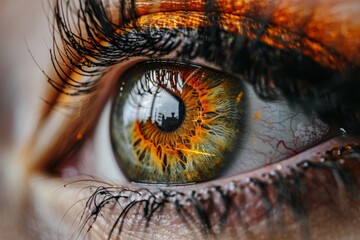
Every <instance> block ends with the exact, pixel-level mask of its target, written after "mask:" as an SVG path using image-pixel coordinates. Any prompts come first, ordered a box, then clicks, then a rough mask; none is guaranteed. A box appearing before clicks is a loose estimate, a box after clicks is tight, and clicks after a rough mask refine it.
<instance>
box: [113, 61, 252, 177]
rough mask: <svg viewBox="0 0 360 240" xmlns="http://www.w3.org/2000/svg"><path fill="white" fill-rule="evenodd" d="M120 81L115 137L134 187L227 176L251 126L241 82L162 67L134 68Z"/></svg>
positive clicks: (115, 106)
mask: <svg viewBox="0 0 360 240" xmlns="http://www.w3.org/2000/svg"><path fill="white" fill-rule="evenodd" d="M121 80H122V81H120V91H119V93H118V95H117V97H116V99H115V101H114V103H113V107H112V112H111V125H110V132H111V141H112V146H113V150H114V153H115V156H116V158H117V162H118V164H119V165H120V167H121V168H122V170H123V172H124V173H125V175H126V176H127V177H128V178H129V179H130V180H131V181H135V182H146V183H188V182H199V181H205V180H209V179H212V178H214V177H216V176H218V175H219V174H220V173H221V172H222V171H223V170H224V169H226V168H227V166H228V165H229V162H230V161H232V159H233V158H234V153H235V152H237V151H236V149H237V148H238V147H239V146H240V145H241V142H242V138H243V135H242V131H243V129H244V124H245V122H246V117H245V114H246V92H244V88H243V87H242V84H241V82H239V80H238V79H236V78H234V77H232V76H230V75H227V74H224V73H221V72H217V71H213V70H210V69H206V68H201V67H196V66H185V65H182V64H177V63H173V62H172V63H167V62H157V63H142V64H140V65H137V66H134V67H133V68H132V69H131V70H130V71H129V72H128V73H127V74H125V75H124V76H122V79H121Z"/></svg>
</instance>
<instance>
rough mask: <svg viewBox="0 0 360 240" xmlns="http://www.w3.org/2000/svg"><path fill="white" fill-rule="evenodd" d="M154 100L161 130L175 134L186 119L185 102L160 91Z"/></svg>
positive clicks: (156, 120) (156, 116) (157, 121)
mask: <svg viewBox="0 0 360 240" xmlns="http://www.w3.org/2000/svg"><path fill="white" fill-rule="evenodd" d="M156 97H157V99H155V100H154V109H153V110H154V111H155V114H154V115H155V116H154V115H153V116H154V117H155V119H152V120H153V122H155V123H156V124H157V126H158V127H159V129H160V130H162V131H164V132H173V131H175V130H176V129H178V128H179V126H180V125H181V123H182V122H183V121H184V118H185V105H184V102H183V101H182V100H181V99H180V98H179V97H178V96H176V95H172V94H170V93H168V92H166V91H160V93H159V94H157V96H156Z"/></svg>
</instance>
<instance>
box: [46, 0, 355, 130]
mask: <svg viewBox="0 0 360 240" xmlns="http://www.w3.org/2000/svg"><path fill="white" fill-rule="evenodd" d="M63 2H64V1H62V0H57V1H56V4H55V10H54V15H55V22H54V25H53V28H54V35H55V34H59V35H60V42H56V38H55V36H54V46H53V50H52V51H51V60H52V62H53V66H54V69H55V71H56V72H57V75H58V79H51V78H50V79H49V80H48V81H49V83H50V84H51V85H52V86H53V87H54V88H55V89H56V90H58V91H59V92H61V93H63V94H66V95H70V96H77V95H84V94H89V93H92V92H94V91H95V90H96V89H97V88H98V84H99V80H100V79H101V77H102V75H103V74H104V73H105V72H106V71H107V67H110V66H113V65H115V64H117V63H120V62H122V61H125V60H127V59H128V58H130V57H134V56H142V57H149V58H157V57H161V56H164V55H166V54H169V53H170V52H172V51H174V50H175V49H177V58H179V59H182V60H184V61H185V62H187V61H190V62H191V61H192V60H193V59H194V58H196V57H202V58H204V59H206V60H207V61H209V62H212V63H215V65H218V66H219V67H220V68H222V69H223V70H224V71H226V72H229V73H230V74H236V75H237V76H239V77H240V78H241V79H242V80H244V81H248V82H250V83H251V85H252V86H253V88H254V90H255V92H256V93H257V94H258V95H259V96H260V97H262V98H264V99H266V100H274V99H277V98H278V97H279V95H282V96H285V98H287V100H289V102H290V103H292V104H297V105H300V106H301V107H303V108H304V110H305V111H308V112H312V111H314V112H316V113H317V114H318V115H319V116H320V118H321V119H322V120H323V121H325V122H327V123H330V124H339V125H343V126H342V127H345V128H349V129H352V130H353V131H360V127H359V126H360V124H359V121H360V117H359V116H360V114H359V111H360V110H359V106H358V103H359V102H360V95H358V94H348V92H349V91H355V92H357V91H358V89H359V88H360V84H359V82H358V81H357V79H358V78H359V75H360V69H359V67H357V66H353V65H352V64H351V63H349V62H347V61H346V60H345V59H344V58H343V57H342V56H341V55H340V54H339V53H337V52H335V51H334V50H332V49H327V48H326V47H325V46H323V45H321V44H320V43H316V42H314V43H315V44H317V45H318V46H319V47H320V48H323V49H324V51H327V52H328V53H329V54H330V56H331V57H330V58H329V59H328V60H326V61H330V62H331V61H333V62H332V64H333V65H334V64H335V65H336V62H339V64H340V63H341V64H340V65H339V69H333V68H331V67H325V66H321V65H320V64H319V63H316V62H315V61H313V60H312V59H310V58H309V57H306V56H304V55H303V54H302V53H301V51H296V50H294V49H282V50H281V49H277V48H275V47H271V46H268V45H266V44H264V43H262V42H260V41H258V39H260V38H261V36H262V35H263V34H265V32H266V30H267V29H268V28H269V27H271V19H266V20H264V21H263V22H261V23H258V22H256V21H255V20H252V19H250V18H246V20H244V21H249V22H248V24H247V25H249V26H251V25H253V24H255V25H256V24H257V25H259V24H260V25H259V29H260V30H262V31H258V30H259V29H251V28H249V29H248V31H254V32H253V33H254V34H255V35H256V36H257V37H256V39H248V38H247V37H246V36H243V35H236V34H235V35H234V34H232V33H229V32H225V31H223V30H221V29H220V28H219V26H217V24H218V22H217V21H216V19H218V16H219V13H216V12H214V13H212V12H210V13H209V14H208V15H207V16H208V18H209V19H213V20H212V21H209V22H210V23H211V24H214V26H208V27H204V28H199V29H161V28H159V29H142V28H141V27H136V26H134V27H133V28H126V26H127V25H126V23H128V22H130V21H131V20H133V19H135V18H136V14H135V9H134V8H133V5H132V4H133V3H132V2H131V1H130V3H129V4H130V5H126V6H121V7H120V8H119V11H121V12H122V14H121V16H123V17H125V16H129V17H128V18H126V19H125V20H126V21H124V24H123V26H118V25H114V24H113V23H112V22H111V21H110V20H109V19H108V18H107V15H106V13H105V9H104V7H103V5H102V2H101V1H85V3H82V1H79V3H80V8H79V9H77V8H75V7H74V8H72V7H71V5H68V6H66V7H65V6H64V5H65V4H64V3H63ZM213 8H214V6H211V5H209V6H207V9H213ZM127 11H130V12H131V14H127ZM73 12H76V13H77V15H75V16H74V15H71V14H72V13H73ZM74 18H75V19H74ZM72 22H73V23H77V24H75V27H71V26H72V24H71V23H72ZM100 23H101V24H100ZM210 23H209V24H210ZM244 24H245V23H244ZM245 25H246V24H245ZM115 27H116V29H121V31H122V34H119V33H117V32H116V31H115V30H114V28H115ZM84 31H85V32H86V34H85V36H86V35H89V36H88V37H86V38H85V37H84V35H83V34H82V33H83V32H84ZM125 33H126V34H125ZM150 33H151V34H150ZM289 34H291V32H289ZM95 36H96V37H95ZM195 36H197V39H194V38H195ZM99 39H100V40H103V41H104V42H107V43H111V44H110V45H102V43H101V42H99ZM130 39H131V40H132V41H137V42H140V43H141V44H140V45H137V44H136V45H132V44H129V41H130ZM221 39H227V40H228V41H221ZM231 39H232V41H233V42H235V43H236V42H237V43H238V44H235V45H234V46H233V47H230V46H227V45H226V44H227V43H225V42H231V41H230V40H231ZM295 39H296V38H295ZM308 40H309V41H311V39H308ZM214 41H215V42H216V44H215V45H214ZM219 41H220V43H221V44H225V45H224V46H220V45H221V44H220V45H219ZM279 41H280V40H279ZM60 43H61V44H62V45H63V47H60ZM241 43H242V44H241ZM296 44H300V46H303V45H304V44H303V41H302V40H301V39H300V38H299V39H298V40H296V41H295V42H294V43H293V45H296ZM179 46H180V49H178V48H179ZM214 46H215V47H214ZM224 48H229V50H230V49H231V51H228V52H226V51H224ZM310 51H311V49H310ZM239 56H241V58H239ZM238 58H239V59H240V63H239V61H237V60H239V59H238ZM284 59H286V60H284ZM331 59H335V60H331ZM235 63H236V64H235ZM74 73H76V74H75V75H82V76H85V77H90V79H87V80H82V81H78V80H77V79H74V76H73V74H74ZM52 102H55V103H54V105H56V101H52ZM324 106H326V108H325V107H324ZM330 121H331V122H330Z"/></svg>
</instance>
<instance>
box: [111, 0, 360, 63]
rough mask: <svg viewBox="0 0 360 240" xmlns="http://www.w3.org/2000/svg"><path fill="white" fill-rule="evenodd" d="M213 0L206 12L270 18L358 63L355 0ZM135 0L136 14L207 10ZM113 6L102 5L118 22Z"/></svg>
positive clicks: (199, 1)
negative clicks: (211, 7)
mask: <svg viewBox="0 0 360 240" xmlns="http://www.w3.org/2000/svg"><path fill="white" fill-rule="evenodd" d="M213 2H214V6H215V8H214V9H208V10H207V11H213V10H217V11H218V12H220V13H227V14H231V15H237V16H248V17H250V18H252V19H258V20H266V19H269V20H270V23H272V24H274V25H275V26H278V27H280V28H284V29H288V30H291V31H292V32H294V33H299V34H303V35H305V36H307V37H308V38H310V39H312V40H314V41H316V42H320V43H322V44H323V45H324V46H327V47H329V48H331V49H334V50H335V51H337V52H339V53H340V54H341V55H343V56H345V57H346V58H347V60H348V61H350V62H354V63H357V64H360V56H359V54H358V53H359V51H360V50H359V49H360V40H359V39H360V19H359V18H358V13H359V11H360V6H359V4H358V0H351V1H340V0H314V1H312V0H308V1H302V0H263V1H259V0H240V1H231V0H218V1H213ZM134 3H135V6H136V13H137V15H138V16H143V15H148V14H151V13H157V12H176V11H188V12H191V11H198V12H202V11H204V9H206V7H207V3H208V1H205V0H195V1H186V2H185V1H181V0H175V1H171V3H170V2H169V1H167V0H159V1H145V0H141V1H134ZM128 5H130V1H129V2H128ZM116 6H117V5H115V4H112V3H111V2H110V3H109V4H108V5H107V6H105V7H106V8H107V9H108V10H109V12H111V16H113V19H114V23H118V22H117V21H118V19H119V11H118V10H119V8H118V7H116ZM168 15H170V14H168ZM109 16H110V15H109Z"/></svg>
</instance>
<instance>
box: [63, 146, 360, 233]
mask: <svg viewBox="0 0 360 240" xmlns="http://www.w3.org/2000/svg"><path fill="white" fill-rule="evenodd" d="M359 154H360V146H358V145H348V146H344V147H337V148H334V149H332V150H330V151H326V152H325V153H324V154H323V155H322V156H321V157H319V159H318V160H317V161H310V160H304V161H302V162H300V163H298V164H296V165H295V166H292V167H289V169H288V170H289V173H288V174H284V173H281V172H280V171H278V170H274V171H272V172H270V173H268V174H262V176H261V177H258V178H251V179H248V180H247V182H241V181H233V182H230V183H229V184H228V185H227V186H220V185H212V186H210V187H208V188H206V189H203V190H201V191H195V190H192V191H176V190H166V189H158V190H156V191H152V190H150V189H147V188H141V189H138V190H130V189H128V188H125V187H114V186H109V187H106V186H101V187H97V188H96V189H95V190H92V189H91V190H90V191H92V192H93V193H92V194H91V196H90V197H89V198H88V200H87V201H86V205H85V208H84V209H83V212H82V215H81V217H80V224H79V226H80V229H78V231H77V233H78V234H79V235H80V234H81V232H83V231H86V232H89V231H90V230H91V228H92V226H93V224H95V222H96V221H97V220H98V217H101V216H103V214H102V213H103V212H104V209H106V208H108V209H111V211H113V212H114V207H119V208H121V209H122V211H121V212H120V214H119V215H118V216H117V217H116V219H117V220H116V221H115V222H114V223H113V225H112V226H111V230H110V232H109V235H108V239H111V237H112V235H113V234H115V231H116V229H117V231H118V236H120V235H121V233H122V227H123V224H124V222H125V220H126V217H127V214H128V213H129V212H130V211H131V210H133V209H137V207H139V208H138V210H137V211H139V209H140V213H142V214H141V215H142V216H143V219H145V220H146V223H145V226H144V227H145V228H148V227H149V223H150V222H151V221H152V219H154V218H155V216H156V214H157V213H159V214H161V212H162V209H164V208H165V207H166V206H167V205H172V206H173V208H174V209H175V210H176V213H177V214H178V216H180V217H181V219H182V220H183V221H184V222H185V223H186V224H187V225H191V224H192V223H191V222H186V221H188V220H189V219H190V220H191V219H193V218H194V217H195V219H198V220H199V221H200V223H201V224H200V225H199V226H197V227H199V229H198V230H200V232H201V233H202V234H203V237H206V236H207V235H213V236H215V235H216V232H218V230H222V228H224V226H225V224H226V223H227V221H229V218H230V215H231V214H230V212H232V211H234V212H235V213H234V214H235V216H236V219H237V220H238V221H239V222H240V223H241V225H242V227H244V228H245V229H246V228H247V226H246V220H244V219H243V218H242V216H243V212H244V211H246V207H245V205H246V204H248V203H246V201H247V200H246V194H252V196H255V197H256V199H258V201H260V202H262V204H261V205H262V210H261V212H262V214H263V215H264V216H265V219H266V221H267V225H268V226H270V227H271V228H274V227H276V225H274V224H275V222H273V221H276V220H275V219H273V216H274V215H273V214H275V211H280V213H279V212H277V214H279V216H280V217H281V216H283V214H284V212H283V211H284V209H289V210H290V211H291V212H292V214H293V216H294V218H295V219H297V220H298V221H299V222H298V224H300V227H301V231H302V237H303V239H307V238H308V235H307V234H308V229H307V225H306V219H307V209H306V208H305V205H304V202H305V199H302V198H300V197H299V196H301V195H302V194H304V192H306V191H307V190H306V187H307V186H306V184H305V183H304V182H305V181H304V180H305V179H307V180H311V182H308V183H307V184H309V186H310V185H311V184H313V183H315V184H317V186H318V188H317V191H319V192H321V191H320V189H321V187H323V188H324V189H325V191H327V190H326V188H327V186H326V184H329V182H330V183H331V182H334V183H335V184H336V187H337V190H338V191H339V189H340V188H345V189H346V190H347V192H348V193H350V197H351V199H358V198H359V197H360V196H359V186H358V185H357V183H356V181H355V179H354V177H353V175H352V173H351V172H350V171H349V169H348V167H347V164H349V163H351V161H357V156H358V155H359ZM328 174H330V176H331V178H330V179H329V178H326V179H325V180H324V179H321V178H322V177H324V176H326V175H328ZM331 179H332V180H331ZM65 187H67V186H65ZM270 194H275V199H274V200H270ZM241 198H242V199H243V200H244V198H245V203H243V204H240V205H241V206H239V204H238V203H240V201H239V199H241ZM251 200H252V201H253V202H252V204H253V205H255V203H256V201H254V199H251ZM326 200H328V201H331V202H332V204H333V205H332V206H336V201H337V200H336V199H333V198H332V197H331V196H327V198H326ZM219 201H221V202H222V203H223V204H220V205H221V207H216V206H219V204H218V202H219ZM284 207H285V208H284ZM257 210H258V209H257ZM214 211H215V212H216V213H218V214H214ZM190 212H193V213H195V215H192V214H190ZM137 213H139V212H137ZM104 215H105V214H104ZM214 216H215V218H214ZM244 221H245V222H244ZM280 221H281V219H280ZM87 224H88V225H87ZM132 224H137V223H134V222H133V223H132ZM138 224H140V223H138ZM85 226H88V227H87V228H86V227H85ZM137 227H138V226H137ZM192 227H193V226H192ZM277 227H280V229H281V227H282V226H277ZM137 229H138V228H137ZM249 231H250V230H249Z"/></svg>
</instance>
